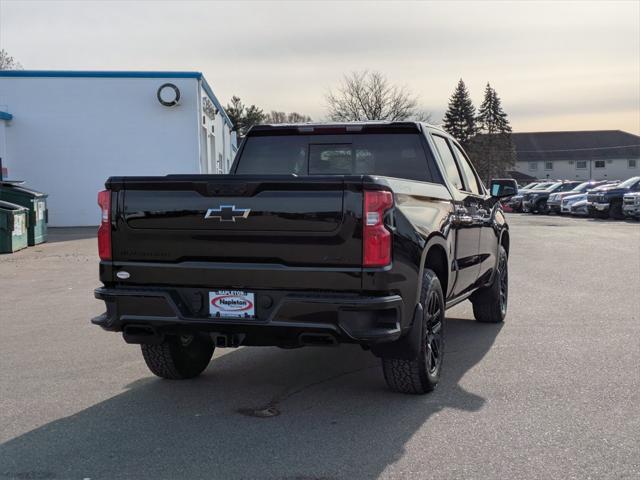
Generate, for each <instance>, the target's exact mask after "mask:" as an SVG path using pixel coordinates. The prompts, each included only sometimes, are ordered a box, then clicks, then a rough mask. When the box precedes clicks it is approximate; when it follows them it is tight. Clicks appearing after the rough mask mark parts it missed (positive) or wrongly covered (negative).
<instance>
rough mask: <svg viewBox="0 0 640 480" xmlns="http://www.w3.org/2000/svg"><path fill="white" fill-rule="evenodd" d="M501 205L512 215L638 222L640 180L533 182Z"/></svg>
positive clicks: (633, 178)
mask: <svg viewBox="0 0 640 480" xmlns="http://www.w3.org/2000/svg"><path fill="white" fill-rule="evenodd" d="M504 205H505V206H506V207H508V209H511V210H513V211H514V212H525V213H556V214H570V215H581V216H591V217H595V218H614V219H618V220H621V219H623V218H625V217H627V218H635V219H636V220H640V177H631V178H629V179H627V180H625V181H622V182H621V181H619V180H598V181H595V180H590V181H588V182H580V181H568V180H565V181H544V182H533V183H530V184H529V185H526V186H524V187H522V188H520V189H518V193H517V194H516V195H514V196H512V197H510V198H509V199H507V200H506V201H505V202H504Z"/></svg>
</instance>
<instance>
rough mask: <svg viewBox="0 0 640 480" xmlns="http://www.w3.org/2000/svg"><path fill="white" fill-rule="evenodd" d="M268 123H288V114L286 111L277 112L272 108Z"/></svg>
mask: <svg viewBox="0 0 640 480" xmlns="http://www.w3.org/2000/svg"><path fill="white" fill-rule="evenodd" d="M266 121H267V123H287V114H286V113H285V112H277V111H275V110H271V112H270V113H269V114H268V115H267V120H266Z"/></svg>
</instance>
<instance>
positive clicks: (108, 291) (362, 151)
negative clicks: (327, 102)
mask: <svg viewBox="0 0 640 480" xmlns="http://www.w3.org/2000/svg"><path fill="white" fill-rule="evenodd" d="M106 188H107V189H106V190H104V191H102V192H100V193H99V195H98V203H99V205H100V207H101V210H102V223H101V226H100V228H99V231H98V244H99V254H100V258H101V261H100V280H101V281H102V283H103V284H104V286H103V287H101V288H98V289H97V290H96V292H95V296H96V298H98V299H100V300H103V301H104V302H105V304H106V312H105V313H104V314H102V315H100V316H99V317H97V318H94V319H93V320H92V321H93V323H94V324H96V325H100V326H101V327H103V328H104V329H106V330H110V331H117V332H123V336H124V339H125V341H127V342H128V343H137V344H141V347H142V354H143V357H144V359H145V361H146V363H147V365H148V367H149V368H150V370H151V371H152V372H153V373H154V374H156V375H158V376H160V377H164V378H169V379H182V378H191V377H195V376H197V375H199V374H200V373H201V372H202V371H203V370H204V369H205V368H206V367H207V365H208V363H209V362H210V360H211V357H212V354H213V350H214V348H215V347H238V346H274V345H275V346H279V347H283V348H295V347H300V346H305V345H335V344H338V343H355V344H360V345H361V346H362V347H363V348H365V349H370V350H371V351H372V352H373V353H374V354H375V355H376V356H378V357H380V358H382V365H383V372H384V376H385V379H386V381H387V384H388V385H389V387H390V388H391V389H393V390H396V391H400V392H405V393H426V392H429V391H431V390H433V388H434V387H435V386H436V384H437V382H438V380H439V378H440V372H441V367H442V359H443V353H444V337H443V334H444V331H445V329H444V324H445V316H444V312H445V309H447V308H449V307H451V306H453V305H455V304H457V303H459V302H461V301H463V300H466V299H470V300H471V301H472V302H473V311H474V314H475V317H476V319H477V320H478V321H481V322H502V321H503V320H504V317H505V314H506V310H507V293H508V289H507V285H508V283H507V281H508V277H507V256H508V253H509V231H508V227H507V224H506V222H505V217H504V215H503V212H502V210H501V207H500V204H499V202H498V198H501V197H503V196H509V195H513V194H514V193H515V189H516V185H515V182H514V181H509V180H507V181H496V182H492V185H491V192H492V193H493V196H492V195H490V194H489V193H488V192H487V191H486V189H485V187H484V186H483V184H482V182H481V181H480V180H479V178H478V176H477V174H476V173H475V171H474V169H473V166H472V165H471V162H470V161H469V159H468V158H467V156H466V154H465V153H464V152H463V150H462V148H461V147H460V145H458V144H457V142H456V141H455V140H454V139H452V138H451V137H450V136H449V135H448V134H446V133H445V132H443V131H442V130H439V129H436V128H434V127H431V126H428V125H425V124H421V123H413V122H401V123H398V122H395V123H393V122H392V123H384V122H382V123H378V122H376V123H358V124H351V123H349V124H317V125H311V124H303V125H265V126H259V127H254V128H253V129H251V131H250V132H249V133H248V135H247V137H246V139H245V141H244V142H243V144H242V145H241V147H240V150H239V151H238V154H237V156H236V159H235V161H234V164H233V166H232V171H231V174H229V175H168V176H165V177H112V178H110V179H109V180H108V181H107V182H106Z"/></svg>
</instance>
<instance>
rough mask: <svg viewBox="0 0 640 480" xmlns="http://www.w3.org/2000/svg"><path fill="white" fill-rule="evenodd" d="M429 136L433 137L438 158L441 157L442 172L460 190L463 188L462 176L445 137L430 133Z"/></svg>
mask: <svg viewBox="0 0 640 480" xmlns="http://www.w3.org/2000/svg"><path fill="white" fill-rule="evenodd" d="M431 138H433V141H434V143H435V144H436V148H437V149H438V153H439V154H440V158H441V159H442V163H443V164H444V174H445V175H446V177H447V178H448V179H449V181H450V182H451V183H452V184H453V186H454V187H455V188H456V189H458V190H460V191H462V190H464V184H463V183H462V177H461V175H460V171H459V170H458V166H457V165H456V159H455V158H453V153H452V152H451V149H450V148H449V143H448V142H447V139H446V138H444V137H441V136H440V135H432V136H431Z"/></svg>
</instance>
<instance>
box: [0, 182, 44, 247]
mask: <svg viewBox="0 0 640 480" xmlns="http://www.w3.org/2000/svg"><path fill="white" fill-rule="evenodd" d="M47 196H48V195H47V194H45V193H41V192H36V191H35V190H30V189H28V188H25V187H23V186H21V185H19V184H17V183H12V182H0V200H3V201H5V202H11V203H15V204H17V205H22V206H23V207H26V208H27V210H29V221H28V227H27V234H28V236H29V237H28V238H29V245H30V246H33V245H37V244H38V243H43V242H46V241H47V221H48V217H49V212H48V210H47Z"/></svg>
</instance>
